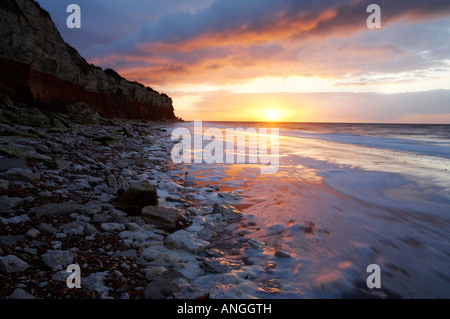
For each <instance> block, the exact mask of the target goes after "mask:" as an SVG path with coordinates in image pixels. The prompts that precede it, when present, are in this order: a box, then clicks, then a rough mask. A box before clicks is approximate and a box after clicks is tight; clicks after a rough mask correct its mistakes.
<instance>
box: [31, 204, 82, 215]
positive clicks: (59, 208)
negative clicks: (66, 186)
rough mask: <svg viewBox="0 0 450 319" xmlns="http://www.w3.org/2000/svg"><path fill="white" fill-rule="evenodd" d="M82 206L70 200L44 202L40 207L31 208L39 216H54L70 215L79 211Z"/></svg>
mask: <svg viewBox="0 0 450 319" xmlns="http://www.w3.org/2000/svg"><path fill="white" fill-rule="evenodd" d="M81 209H82V206H81V205H80V204H78V203H77V202H75V201H73V200H70V201H68V202H64V203H60V204H55V203H50V204H44V205H42V206H39V207H35V208H32V209H31V212H33V213H35V214H36V215H37V216H39V217H40V216H54V215H67V216H68V215H70V214H72V213H79V212H80V211H81Z"/></svg>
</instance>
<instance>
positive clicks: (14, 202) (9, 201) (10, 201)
mask: <svg viewBox="0 0 450 319" xmlns="http://www.w3.org/2000/svg"><path fill="white" fill-rule="evenodd" d="M24 202H25V201H24V200H23V199H22V198H19V197H8V196H6V195H3V196H2V197H0V214H10V213H13V212H14V210H13V208H15V207H17V206H20V205H22V204H23V203H24Z"/></svg>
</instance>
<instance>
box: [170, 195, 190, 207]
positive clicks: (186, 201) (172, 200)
mask: <svg viewBox="0 0 450 319" xmlns="http://www.w3.org/2000/svg"><path fill="white" fill-rule="evenodd" d="M166 201H167V202H176V203H182V204H186V205H192V202H191V201H188V200H186V199H183V198H180V197H176V196H172V195H169V196H167V197H166Z"/></svg>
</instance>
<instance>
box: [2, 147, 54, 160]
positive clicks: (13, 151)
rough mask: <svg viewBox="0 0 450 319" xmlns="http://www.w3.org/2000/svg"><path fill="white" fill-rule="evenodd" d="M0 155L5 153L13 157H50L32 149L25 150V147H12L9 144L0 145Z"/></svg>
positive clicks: (43, 158) (44, 158)
mask: <svg viewBox="0 0 450 319" xmlns="http://www.w3.org/2000/svg"><path fill="white" fill-rule="evenodd" d="M0 155H5V156H8V157H14V158H23V159H32V160H49V159H50V157H48V156H45V155H42V154H38V153H36V152H33V151H27V150H25V149H22V148H19V147H14V146H10V145H0Z"/></svg>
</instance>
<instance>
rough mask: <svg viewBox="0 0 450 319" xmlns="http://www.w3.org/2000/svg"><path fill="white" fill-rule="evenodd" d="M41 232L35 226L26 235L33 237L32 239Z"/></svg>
mask: <svg viewBox="0 0 450 319" xmlns="http://www.w3.org/2000/svg"><path fill="white" fill-rule="evenodd" d="M40 234H41V232H40V231H39V230H37V229H35V228H31V229H29V230H28V231H27V232H26V233H25V235H26V236H27V237H28V238H32V239H35V238H37V237H38V236H39V235H40Z"/></svg>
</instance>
